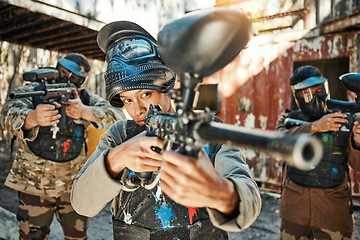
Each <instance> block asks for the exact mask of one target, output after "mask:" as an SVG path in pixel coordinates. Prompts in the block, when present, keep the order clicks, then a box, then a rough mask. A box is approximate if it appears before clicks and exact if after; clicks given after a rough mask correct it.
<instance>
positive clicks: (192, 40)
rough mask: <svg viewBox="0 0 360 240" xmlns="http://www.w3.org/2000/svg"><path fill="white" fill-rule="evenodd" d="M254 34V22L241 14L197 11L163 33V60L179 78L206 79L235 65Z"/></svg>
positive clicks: (235, 12)
mask: <svg viewBox="0 0 360 240" xmlns="http://www.w3.org/2000/svg"><path fill="white" fill-rule="evenodd" d="M250 33H251V24H250V21H249V20H248V18H247V17H246V16H245V15H244V14H243V13H242V12H240V11H238V10H233V9H229V8H214V9H210V10H199V11H194V12H192V13H189V14H186V15H185V16H184V17H183V18H180V19H178V20H175V21H173V22H171V23H169V24H168V25H166V26H165V27H164V28H163V29H162V30H161V31H160V32H159V34H158V44H159V51H160V56H161V59H162V60H163V61H164V62H165V64H166V65H167V66H168V67H170V68H171V69H172V70H173V71H175V72H176V73H177V74H179V73H184V72H187V73H189V74H191V75H193V76H198V77H206V76H208V75H211V74H213V73H215V72H217V71H218V70H220V69H222V68H223V67H225V66H226V65H227V64H228V63H229V62H231V61H232V60H233V59H234V58H235V57H236V56H237V55H238V54H239V52H240V51H241V50H242V49H243V48H244V47H245V45H246V44H247V42H248V41H249V39H250Z"/></svg>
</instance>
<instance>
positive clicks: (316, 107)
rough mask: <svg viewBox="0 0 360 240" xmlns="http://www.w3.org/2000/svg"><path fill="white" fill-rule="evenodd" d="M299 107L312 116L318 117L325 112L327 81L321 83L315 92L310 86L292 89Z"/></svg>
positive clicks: (327, 93)
mask: <svg viewBox="0 0 360 240" xmlns="http://www.w3.org/2000/svg"><path fill="white" fill-rule="evenodd" d="M293 92H295V97H296V99H297V101H298V104H299V107H300V109H301V110H302V111H303V112H305V113H306V114H309V115H311V116H313V117H316V118H320V117H322V116H323V115H324V114H326V112H327V105H326V99H327V98H328V97H329V88H328V84H327V82H325V83H324V84H321V85H320V87H319V88H317V89H316V91H315V92H312V90H311V89H310V88H306V89H301V90H296V91H295V90H294V89H293Z"/></svg>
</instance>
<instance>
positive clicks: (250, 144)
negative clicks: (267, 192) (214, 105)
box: [197, 122, 323, 171]
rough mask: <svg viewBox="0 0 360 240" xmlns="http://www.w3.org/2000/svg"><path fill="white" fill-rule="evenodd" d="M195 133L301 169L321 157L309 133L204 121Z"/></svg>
mask: <svg viewBox="0 0 360 240" xmlns="http://www.w3.org/2000/svg"><path fill="white" fill-rule="evenodd" d="M197 133H198V135H199V137H200V138H201V139H203V140H208V141H213V142H217V143H225V144H229V145H235V146H239V147H244V148H249V149H253V150H254V151H259V152H263V153H266V154H267V155H268V156H270V157H273V158H275V159H276V160H279V161H285V162H286V163H287V164H289V165H291V166H294V167H296V168H298V169H301V170H306V171H307V170H311V169H314V168H315V167H316V166H317V165H318V164H319V162H320V160H321V158H322V156H323V147H322V144H321V143H320V141H319V140H318V139H317V138H315V137H313V136H310V135H308V134H301V135H288V134H283V133H280V132H274V131H268V130H260V129H248V128H245V127H236V126H233V125H230V124H219V123H215V122H212V123H205V124H201V125H200V126H199V127H198V130H197Z"/></svg>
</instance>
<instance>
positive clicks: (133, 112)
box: [120, 89, 173, 126]
mask: <svg viewBox="0 0 360 240" xmlns="http://www.w3.org/2000/svg"><path fill="white" fill-rule="evenodd" d="M120 99H121V100H122V101H123V103H124V108H125V109H126V111H127V112H128V113H129V115H130V116H131V117H132V118H133V119H134V121H135V122H136V123H137V124H138V125H139V126H143V125H145V122H144V119H145V116H146V115H147V114H148V112H149V107H150V104H151V103H152V104H154V105H160V106H161V108H162V110H163V111H173V108H172V104H171V98H170V97H169V96H168V94H167V93H160V92H159V91H157V90H151V89H140V90H130V91H127V92H123V93H120Z"/></svg>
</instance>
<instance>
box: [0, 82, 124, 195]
mask: <svg viewBox="0 0 360 240" xmlns="http://www.w3.org/2000/svg"><path fill="white" fill-rule="evenodd" d="M38 85H39V84H38V83H30V84H27V85H25V86H22V87H19V88H17V89H16V90H15V92H29V91H33V89H34V87H36V86H38ZM89 106H90V108H91V109H92V111H93V113H94V115H95V117H96V124H97V127H98V128H108V127H109V126H110V125H111V124H113V123H114V122H115V121H117V120H118V119H124V118H125V115H124V113H123V112H122V110H120V109H118V108H114V107H112V106H111V105H110V104H109V103H108V101H106V100H104V99H103V98H101V97H100V96H98V95H95V94H92V93H90V92H89ZM31 110H33V102H32V98H22V99H7V100H6V102H5V103H4V105H3V108H2V110H1V124H2V127H3V128H4V129H6V130H7V131H8V132H9V133H11V134H12V135H14V136H16V145H15V146H17V147H18V149H17V152H16V155H15V159H14V162H13V165H12V167H11V169H10V172H9V174H8V176H7V179H6V182H5V185H6V186H8V187H10V188H13V189H15V190H18V191H22V192H26V193H28V194H32V195H37V196H43V197H44V196H47V197H59V196H60V195H62V194H65V193H70V188H71V185H72V181H73V180H74V178H75V176H76V175H77V173H78V171H79V170H80V169H81V167H82V166H83V165H84V163H85V162H86V160H87V157H86V152H85V144H83V148H82V150H81V153H80V155H79V156H78V157H76V158H75V159H73V160H71V161H67V162H54V161H49V160H46V159H43V158H40V157H38V156H36V155H35V154H34V153H33V152H32V151H31V150H30V149H29V147H28V145H27V142H28V141H34V139H35V138H36V137H37V135H38V133H39V126H37V127H35V128H33V129H31V130H30V131H27V132H26V133H24V132H23V130H22V126H23V124H24V121H25V118H26V115H27V114H28V113H29V112H30V111H31ZM75 122H76V120H75ZM85 135H87V131H85Z"/></svg>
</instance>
